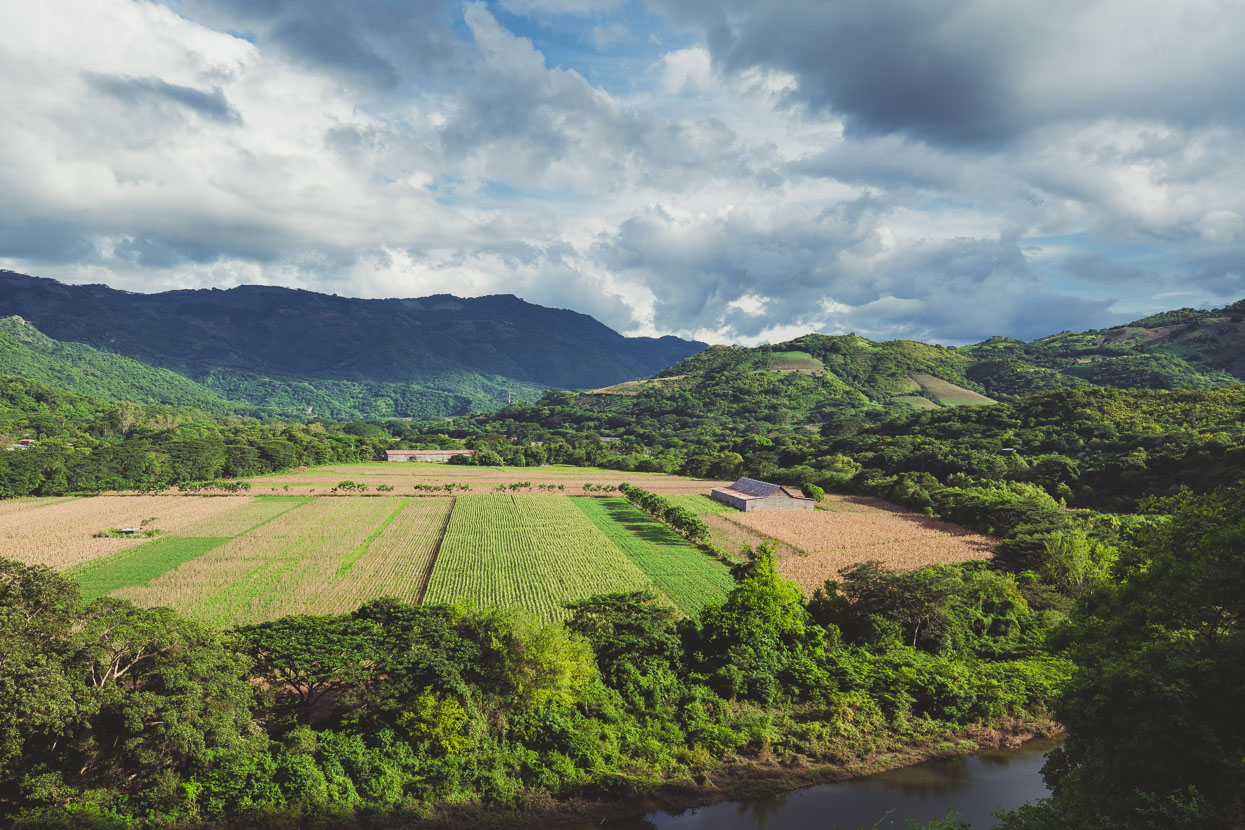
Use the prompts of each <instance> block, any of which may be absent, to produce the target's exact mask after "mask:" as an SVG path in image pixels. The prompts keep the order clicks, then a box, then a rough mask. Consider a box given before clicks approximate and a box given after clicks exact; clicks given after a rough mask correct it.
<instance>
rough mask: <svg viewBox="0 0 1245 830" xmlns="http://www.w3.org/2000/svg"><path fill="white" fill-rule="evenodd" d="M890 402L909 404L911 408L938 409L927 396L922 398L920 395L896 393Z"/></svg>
mask: <svg viewBox="0 0 1245 830" xmlns="http://www.w3.org/2000/svg"><path fill="white" fill-rule="evenodd" d="M891 403H894V404H902V405H903V406H910V407H912V408H913V409H938V408H939V407H938V404H936V403H934V402H933V401H931V400H930V399H929V398H922V397H921V396H920V395H896V396H895V397H893V398H891Z"/></svg>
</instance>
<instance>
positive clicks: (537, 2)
mask: <svg viewBox="0 0 1245 830" xmlns="http://www.w3.org/2000/svg"><path fill="white" fill-rule="evenodd" d="M654 3H655V7H657V8H661V9H664V14H665V17H664V18H660V19H659V18H656V17H654V16H652V15H651V14H649V13H648V12H646V11H645V9H644V8H643V7H641V6H639V5H638V4H623V3H611V2H606V3H594V2H590V0H503V2H502V3H500V4H499V5H496V6H489V5H486V4H484V3H477V2H459V0H413V1H412V2H409V3H407V2H403V3H394V2H389V0H300V1H299V2H296V1H295V0H257V1H254V0H246V2H244V0H178V2H176V3H170V4H164V5H162V4H159V3H155V2H150V0H137V2H133V1H132V0H95V2H92V3H89V4H83V3H79V2H74V1H73V0H42V2H40V3H28V4H18V5H16V6H14V7H13V8H12V9H11V10H9V11H8V13H7V14H6V21H5V23H6V25H5V26H4V27H3V28H2V29H0V103H2V104H3V105H4V107H5V112H6V118H5V119H4V123H2V124H0V191H2V192H4V193H5V194H6V199H4V200H2V201H0V267H9V268H13V269H15V270H19V271H26V272H33V273H39V274H42V275H45V276H53V277H58V278H63V279H67V280H71V281H89V282H108V283H111V284H114V285H117V286H119V287H123V288H126V289H129V290H158V289H163V288H178V287H198V286H209V285H218V286H222V287H225V286H229V285H235V284H239V283H243V282H255V283H262V284H281V285H289V286H293V287H300V288H308V289H313V290H323V291H328V292H335V293H339V294H353V295H356V296H403V295H405V296H419V295H422V294H429V293H436V292H448V293H457V294H464V295H478V294H489V293H515V294H519V295H520V296H523V297H524V298H526V299H528V300H531V301H533V302H540V303H543V304H548V305H554V306H569V307H572V308H575V309H576V310H579V311H583V312H586V313H590V314H592V315H594V316H596V317H598V318H599V319H601V320H603V321H605V322H606V323H607V324H609V325H612V326H615V327H616V328H619V329H621V330H626V331H628V332H632V333H644V334H667V333H680V334H684V335H694V336H698V337H701V338H703V339H707V340H711V341H715V342H730V341H734V340H738V341H741V342H761V341H764V340H768V339H773V338H785V337H790V336H794V335H795V334H798V333H800V332H803V331H811V330H816V331H825V332H840V331H842V332H846V331H857V332H859V333H861V334H865V335H868V336H871V337H881V338H885V337H895V336H903V337H912V338H916V339H929V340H935V341H939V342H945V343H953V342H967V341H971V340H975V339H981V338H984V337H988V336H990V335H992V334H998V333H1003V334H1011V335H1016V336H1039V335H1042V334H1045V333H1048V332H1049V331H1052V330H1058V329H1062V328H1079V327H1088V326H1093V327H1100V326H1102V325H1107V324H1109V323H1111V322H1115V321H1119V320H1120V315H1121V314H1123V313H1124V312H1123V311H1117V309H1125V308H1127V309H1137V308H1142V307H1145V308H1149V307H1150V306H1151V305H1154V304H1157V303H1163V302H1166V301H1167V300H1166V298H1164V297H1163V296H1162V295H1164V294H1167V293H1169V292H1172V291H1188V292H1192V294H1191V295H1189V296H1190V297H1193V298H1197V301H1198V302H1202V301H1205V302H1208V303H1209V302H1216V303H1219V302H1223V301H1226V300H1227V299H1230V298H1235V297H1234V296H1233V295H1235V296H1239V295H1240V294H1241V293H1245V291H1243V290H1242V289H1243V288H1245V282H1243V279H1245V277H1243V276H1242V270H1241V266H1240V263H1241V262H1242V261H1245V195H1243V194H1245V163H1242V161H1241V160H1240V158H1239V156H1240V153H1239V148H1240V146H1241V144H1242V141H1243V140H1245V134H1243V129H1245V128H1243V126H1242V124H1241V123H1240V121H1241V119H1240V115H1241V112H1240V110H1241V107H1242V105H1241V102H1240V99H1239V98H1238V97H1237V96H1235V95H1234V94H1231V95H1229V94H1228V92H1229V91H1230V90H1231V89H1232V88H1233V85H1234V84H1236V83H1237V82H1238V81H1239V80H1240V74H1241V73H1240V72H1239V66H1240V64H1241V63H1242V59H1241V58H1240V56H1239V55H1238V54H1237V50H1236V40H1235V39H1234V38H1235V37H1236V35H1237V34H1238V33H1239V30H1240V28H1241V26H1240V25H1239V24H1240V20H1239V19H1238V18H1240V17H1241V15H1240V14H1238V13H1236V11H1235V9H1233V8H1230V7H1228V6H1223V7H1215V6H1212V5H1207V4H1203V3H1200V2H1191V3H1189V4H1181V5H1180V6H1179V7H1177V6H1174V5H1171V6H1169V5H1167V4H1150V5H1144V6H1143V7H1137V8H1139V9H1140V11H1138V12H1136V13H1133V14H1124V13H1123V12H1122V11H1121V10H1122V9H1123V8H1124V7H1123V6H1121V5H1120V3H1119V2H1117V0H1100V1H1099V2H1090V3H1083V4H1072V3H1063V2H1054V1H1053V0H1052V2H1047V3H1043V4H1039V5H1038V6H1032V7H1024V8H1020V7H1004V6H1000V5H996V4H990V3H985V2H976V1H975V0H959V1H957V2H949V1H948V2H943V0H937V2H932V3H924V2H922V3H917V2H900V1H899V0H879V2H878V3H875V4H862V3H854V4H853V3H822V2H807V3H804V2H795V0H775V2H774V3H771V4H753V3H747V4H745V3H742V2H737V0H721V2H709V0H684V2H679V3H677V4H676V3H670V2H667V0H654ZM1130 8H1132V7H1130ZM498 9H500V11H498ZM1216 21H1217V22H1218V23H1219V24H1220V27H1219V28H1215V27H1212V26H1211V23H1212V22H1216ZM624 36H625V37H626V43H625V48H619V43H620V41H619V40H617V38H620V37H624ZM594 43H595V44H596V45H597V47H598V48H600V49H613V50H616V51H618V52H625V53H626V57H625V59H624V60H623V61H622V62H616V61H614V60H613V59H607V58H605V57H602V56H601V55H600V54H599V53H597V52H594V51H593V49H592V48H591V45H592V44H594ZM663 44H667V45H663ZM1155 55H1162V56H1163V57H1164V60H1163V61H1159V60H1157V59H1156V58H1155V57H1154V56H1155ZM624 68H625V72H624V71H623V69H624ZM621 75H625V77H620V76H621ZM606 76H609V77H610V80H609V82H608V83H603V82H602V81H601V80H600V79H601V78H602V77H606ZM1182 296H1184V295H1182ZM1190 301H1193V300H1190ZM1133 316H1136V315H1133Z"/></svg>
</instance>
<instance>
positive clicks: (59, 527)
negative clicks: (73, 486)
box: [0, 496, 249, 571]
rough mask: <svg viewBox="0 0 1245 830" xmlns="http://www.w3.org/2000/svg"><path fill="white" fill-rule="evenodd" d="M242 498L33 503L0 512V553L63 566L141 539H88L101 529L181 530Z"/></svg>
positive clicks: (235, 504)
mask: <svg viewBox="0 0 1245 830" xmlns="http://www.w3.org/2000/svg"><path fill="white" fill-rule="evenodd" d="M248 500H249V499H248V498H247V497H241V496H239V497H234V496H225V497H221V498H192V497H186V496H90V497H85V498H76V499H68V500H63V501H58V502H56V503H54V504H36V505H35V507H34V509H31V510H17V511H14V512H9V513H5V514H3V515H0V557H4V558H7V559H16V560H18V561H20V562H24V563H26V564H28V565H47V566H48V567H50V568H55V569H56V570H62V571H63V570H68V569H70V568H74V567H76V566H78V565H82V564H83V563H86V562H90V561H92V560H96V559H102V558H106V557H109V556H111V555H113V554H115V553H118V552H119V551H123V550H127V549H129V548H134V547H137V546H138V545H141V544H143V543H145V542H146V541H147V540H146V539H143V538H142V537H140V536H134V537H121V538H112V537H105V538H99V539H97V538H94V534H95V533H97V532H99V531H101V530H107V529H109V528H121V527H138V526H139V525H141V524H143V522H147V526H148V527H150V528H154V529H157V530H163V531H168V532H174V533H178V532H183V531H184V530H185V529H186V528H187V527H190V526H193V525H195V524H196V523H198V522H201V521H203V520H204V519H206V518H208V517H210V516H214V515H216V514H219V513H225V512H227V511H231V510H234V509H235V508H237V507H238V506H239V505H240V504H245V503H246V502H247V501H248ZM183 535H193V536H217V535H225V534H202V533H184V534H183Z"/></svg>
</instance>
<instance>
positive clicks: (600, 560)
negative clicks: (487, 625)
mask: <svg viewBox="0 0 1245 830" xmlns="http://www.w3.org/2000/svg"><path fill="white" fill-rule="evenodd" d="M654 588H655V586H654V585H653V583H652V581H651V580H649V579H648V577H646V576H645V575H644V573H643V572H642V571H641V570H640V569H639V568H638V567H637V566H636V565H635V564H634V563H633V562H632V561H631V560H630V559H628V558H627V556H626V555H624V554H623V553H622V551H620V550H619V549H618V546H617V545H615V544H614V543H613V542H611V541H610V540H609V539H608V538H606V536H605V535H604V534H603V533H602V532H601V531H600V530H599V529H598V528H597V527H596V525H594V524H593V523H592V521H590V520H589V519H588V517H587V516H585V515H584V513H583V512H581V511H580V510H579V509H578V508H577V507H576V506H575V504H574V503H572V502H571V500H570V499H567V498H565V497H561V496H551V495H520V496H510V495H505V496H503V495H469V496H461V497H459V499H458V500H457V503H456V504H455V507H454V512H453V513H452V514H451V515H450V520H449V525H448V526H447V528H446V533H445V539H444V541H443V542H442V543H441V550H440V553H439V554H438V555H437V560H436V563H435V564H434V565H433V568H432V574H431V576H430V577H429V580H428V588H427V590H426V592H425V594H424V601H425V602H428V603H450V602H455V601H457V600H459V599H467V600H470V601H473V602H476V603H478V604H480V605H495V606H502V607H510V606H519V607H522V608H526V609H527V610H528V611H530V612H531V613H532V614H533V615H534V616H536V617H537V618H539V619H542V620H545V621H549V620H556V619H562V618H564V617H565V616H566V610H565V608H564V607H563V606H564V604H565V603H567V602H571V601H573V600H577V599H583V598H585V597H588V596H591V595H593V594H600V593H610V592H613V591H635V590H654Z"/></svg>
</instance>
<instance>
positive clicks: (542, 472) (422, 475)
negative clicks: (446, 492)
mask: <svg viewBox="0 0 1245 830" xmlns="http://www.w3.org/2000/svg"><path fill="white" fill-rule="evenodd" d="M346 480H349V481H355V482H358V483H360V484H366V485H368V487H369V488H370V489H371V490H372V491H373V492H374V491H375V489H376V486H377V485H381V484H384V485H388V486H390V487H393V488H394V490H393V494H394V495H398V496H403V495H411V494H413V493H419V494H420V495H425V493H424V492H423V491H416V490H415V485H416V484H419V485H428V484H434V485H437V484H448V483H456V484H464V485H466V486H468V487H470V488H471V489H470V492H472V493H491V492H493V491H494V490H495V489H496V488H497V486H498V485H499V484H501V485H505V484H514V483H518V482H528V483H529V485H530V490H525V491H524V492H537V491H538V487H539V485H542V484H544V485H551V484H552V485H555V486H556V485H562V487H563V488H564V489H563V490H562V491H560V492H564V493H565V494H566V495H580V494H582V493H583V492H584V490H583V487H584V485H585V484H592V485H598V486H599V485H606V486H610V487H613V486H617V485H618V484H619V483H620V482H623V481H626V482H629V483H631V484H634V485H636V486H637V487H643V488H644V489H645V490H649V491H651V492H654V493H660V494H661V495H681V494H682V495H690V494H695V493H707V492H709V489H710V488H711V487H718V486H721V485H723V484H724V483H726V482H720V481H699V480H695V479H689V478H683V477H682V476H672V475H664V474H662V473H635V472H630V473H628V472H622V471H620V470H603V469H599V468H595V467H567V466H560V465H552V466H548V467H470V466H467V467H460V466H458V465H455V464H426V463H423V462H418V461H373V462H369V463H365V464H332V465H329V466H325V467H313V468H310V469H306V470H296V471H291V472H286V473H277V474H273V475H269V476H261V477H258V478H252V479H250V482H251V485H252V487H253V488H254V489H253V490H252V492H255V493H292V494H293V493H296V494H300V495H308V494H314V495H323V494H325V493H327V492H328V491H329V490H331V489H332V488H333V487H334V486H336V485H337V484H338V483H339V482H341V481H346Z"/></svg>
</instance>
